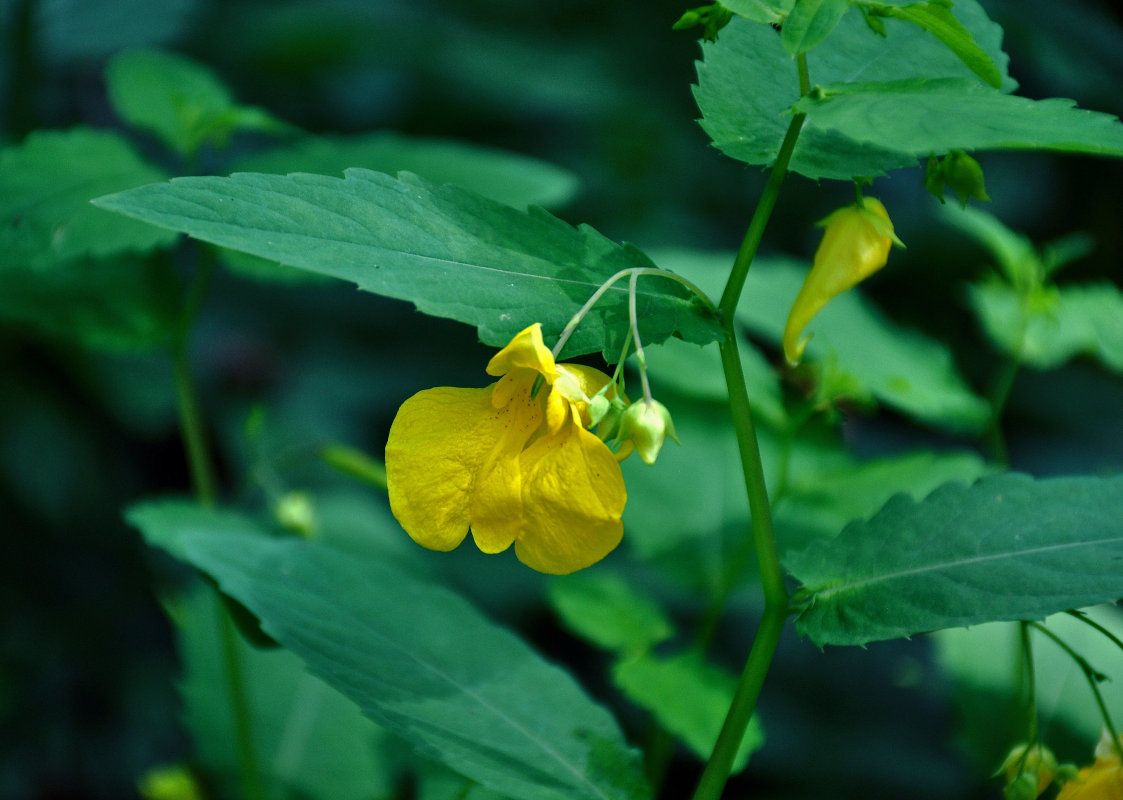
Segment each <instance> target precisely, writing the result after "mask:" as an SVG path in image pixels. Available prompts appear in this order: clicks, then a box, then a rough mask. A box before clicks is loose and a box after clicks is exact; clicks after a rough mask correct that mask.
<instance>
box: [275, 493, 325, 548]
mask: <svg viewBox="0 0 1123 800" xmlns="http://www.w3.org/2000/svg"><path fill="white" fill-rule="evenodd" d="M273 513H274V515H276V517H277V522H278V523H280V525H281V527H282V528H284V529H285V530H288V531H292V532H293V533H298V534H300V535H301V536H303V537H304V538H305V539H313V538H315V536H316V507H315V505H314V504H313V502H312V496H311V495H310V494H308V492H300V491H296V492H289V493H288V494H286V495H285V496H284V497H282V498H281V499H280V501H278V503H277V505H276V507H275V508H274V509H273Z"/></svg>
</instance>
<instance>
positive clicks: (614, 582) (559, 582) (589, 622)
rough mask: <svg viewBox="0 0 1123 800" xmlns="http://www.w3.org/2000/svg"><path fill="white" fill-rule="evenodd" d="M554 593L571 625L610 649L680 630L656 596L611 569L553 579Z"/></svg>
mask: <svg viewBox="0 0 1123 800" xmlns="http://www.w3.org/2000/svg"><path fill="white" fill-rule="evenodd" d="M549 599H550V605H552V606H553V607H554V610H555V611H556V612H557V613H558V615H559V616H560V617H561V619H562V622H563V624H564V625H565V626H566V627H567V628H569V629H570V630H571V631H573V632H574V633H576V634H577V635H578V636H580V637H581V638H583V639H586V640H587V641H589V642H592V643H593V644H595V645H597V646H599V647H603V648H605V649H607V650H617V651H620V652H623V653H625V654H632V653H639V652H643V651H645V650H647V649H648V648H650V647H651V646H652V645H654V644H657V643H658V642H661V641H663V640H664V639H667V638H669V637H670V636H671V635H672V634H673V633H674V626H673V625H672V624H671V621H670V620H669V619H667V616H666V615H665V614H664V613H663V610H662V609H661V608H660V607H659V604H658V603H656V602H655V600H653V599H652V598H651V597H649V596H648V595H647V594H645V593H644V592H641V591H640V590H639V589H637V588H636V587H635V586H633V585H632V584H630V583H629V582H628V581H627V580H625V579H624V578H623V577H621V576H620V575H616V574H614V573H611V572H604V571H603V570H594V571H586V572H579V573H576V574H574V575H567V576H565V577H562V578H557V579H555V580H554V581H552V582H551V583H550V593H549Z"/></svg>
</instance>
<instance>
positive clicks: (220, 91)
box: [105, 49, 291, 156]
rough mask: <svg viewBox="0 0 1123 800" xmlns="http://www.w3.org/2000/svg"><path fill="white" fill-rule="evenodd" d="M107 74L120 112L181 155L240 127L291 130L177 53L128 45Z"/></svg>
mask: <svg viewBox="0 0 1123 800" xmlns="http://www.w3.org/2000/svg"><path fill="white" fill-rule="evenodd" d="M105 79H106V88H107V90H108V92H109V100H110V102H111V103H112V104H113V107H114V109H115V110H116V111H117V113H118V114H119V115H120V117H121V118H122V119H123V120H124V121H125V122H127V123H128V124H130V125H133V126H135V127H138V128H142V129H144V130H147V131H150V132H152V133H154V134H156V136H158V137H159V138H160V139H162V140H163V142H164V143H165V144H166V145H167V146H168V147H170V148H171V149H172V150H174V151H175V152H177V153H179V154H180V155H182V156H190V155H191V154H193V153H194V152H195V151H196V150H197V149H198V148H199V146H200V145H202V144H203V143H205V142H208V141H209V142H211V143H212V144H222V143H224V142H225V140H226V138H227V137H228V136H229V135H230V134H231V133H233V132H234V131H238V130H246V131H260V132H265V133H284V132H287V131H289V130H291V127H290V126H288V125H287V124H286V123H283V122H281V121H280V120H278V119H276V118H274V117H273V116H272V115H270V114H269V113H268V112H266V111H264V110H262V109H260V108H254V107H251V106H242V105H239V104H238V103H236V102H235V100H234V97H233V95H232V94H231V93H230V90H229V89H227V88H226V85H225V84H224V83H223V82H222V81H221V80H219V78H218V76H217V75H215V74H214V73H213V72H212V71H211V70H210V69H208V68H207V67H205V66H203V65H202V64H200V63H198V62H196V61H192V60H191V59H189V58H185V57H183V56H180V55H176V54H175V53H169V52H166V51H163V50H152V49H135V50H126V51H124V52H122V53H119V54H118V55H116V56H114V57H113V59H112V60H110V62H109V64H108V66H107V67H106V72H105Z"/></svg>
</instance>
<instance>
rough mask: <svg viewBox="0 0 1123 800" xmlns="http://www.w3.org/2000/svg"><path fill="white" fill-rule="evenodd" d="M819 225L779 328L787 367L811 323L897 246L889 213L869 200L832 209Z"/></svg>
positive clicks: (803, 343)
mask: <svg viewBox="0 0 1123 800" xmlns="http://www.w3.org/2000/svg"><path fill="white" fill-rule="evenodd" d="M819 225H820V227H823V228H826V230H825V231H824V232H823V240H822V241H821V242H819V248H818V249H817V250H816V251H815V258H814V260H813V261H812V263H811V271H810V272H808V273H807V278H806V279H804V281H803V287H802V288H801V289H800V290H799V294H798V295H797V296H796V299H795V303H793V304H792V310H791V312H789V314H788V321H787V324H786V325H785V326H784V339H783V344H784V357H785V358H786V359H787V360H788V363H789V364H792V365H795V364H797V363H799V359H800V357H801V356H802V355H803V350H804V348H805V347H807V342H808V340H809V339H810V338H811V337H810V336H805V337H803V338H800V335H801V334H802V333H803V329H804V328H806V327H807V324H808V323H809V322H811V319H812V318H813V317H814V316H815V315H816V314H818V313H819V312H820V311H822V310H823V307H824V306H825V305H826V304H827V303H828V302H829V301H830V300H831V298H832V297H834V296H835V295H839V294H842V293H843V292H845V291H846V290H847V289H850V288H851V287H853V286H855V285H856V284H858V283H859V282H860V281H863V280H865V279H866V278H868V277H869V276H870V275H872V274H873V273H875V272H877V271H878V270H879V269H881V268H882V267H884V266H885V262H886V261H887V260H888V259H889V248H890V246H892V245H893V243H896V244H901V240H900V239H898V238H897V236H896V234H894V233H893V223H892V222H891V221H890V220H889V212H887V211H886V210H885V206H883V205H882V204H881V201H880V200H876V199H874V198H872V197H867V198H864V199H863V200H862V204H861V205H850V206H846V207H845V208H840V209H838V210H837V211H835V212H834V213H832V214H831V215H829V216H828V217H827V218H826V219H824V220H822V221H821V222H819ZM902 246H903V245H902Z"/></svg>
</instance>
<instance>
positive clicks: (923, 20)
mask: <svg viewBox="0 0 1123 800" xmlns="http://www.w3.org/2000/svg"><path fill="white" fill-rule="evenodd" d="M882 8H884V9H885V10H886V12H887V13H888V14H889V15H890V16H893V17H896V18H897V19H903V20H905V21H906V22H911V23H912V24H914V25H917V26H919V27H920V28H921V29H922V30H926V31H928V32H929V33H931V34H932V35H933V36H935V37H936V38H937V39H939V40H940V41H941V42H943V43H944V44H945V45H947V47H948V48H949V49H950V50H951V51H952V52H953V53H955V54H956V55H957V56H959V58H960V59H961V60H962V61H963V63H964V64H966V65H967V67H968V68H969V69H970V70H971V71H972V72H974V73H975V74H976V75H978V76H979V78H981V79H982V80H983V81H984V82H986V83H988V84H990V85H991V86H993V87H994V88H995V89H1000V88H1001V87H1002V73H1000V72H999V71H998V67H996V66H995V64H994V62H993V61H992V60H991V58H990V56H989V55H987V53H986V51H985V50H983V49H982V48H981V47H979V46H978V45H977V44H975V39H974V37H973V36H972V35H971V31H969V30H967V28H966V27H964V25H963V23H962V22H960V21H959V20H957V19H956V18H955V16H954V15H953V14H952V13H951V9H950V8H949V7H948V6H946V5H943V4H941V3H931V2H928V3H914V4H912V5H907V6H899V5H889V6H882Z"/></svg>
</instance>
